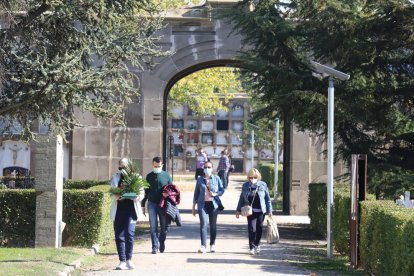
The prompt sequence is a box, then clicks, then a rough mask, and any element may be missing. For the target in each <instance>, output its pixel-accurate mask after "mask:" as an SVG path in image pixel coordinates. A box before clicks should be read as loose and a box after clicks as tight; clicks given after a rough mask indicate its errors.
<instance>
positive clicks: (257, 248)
mask: <svg viewBox="0 0 414 276" xmlns="http://www.w3.org/2000/svg"><path fill="white" fill-rule="evenodd" d="M260 250H261V248H260V245H258V246H255V247H254V254H259V253H260Z"/></svg>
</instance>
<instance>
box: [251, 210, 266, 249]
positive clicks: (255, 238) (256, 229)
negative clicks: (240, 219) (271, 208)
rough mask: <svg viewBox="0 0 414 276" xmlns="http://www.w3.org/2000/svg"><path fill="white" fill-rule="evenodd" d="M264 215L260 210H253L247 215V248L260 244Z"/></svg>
mask: <svg viewBox="0 0 414 276" xmlns="http://www.w3.org/2000/svg"><path fill="white" fill-rule="evenodd" d="M264 218H265V215H264V214H263V213H262V212H259V213H256V212H253V214H252V215H250V216H248V217H247V228H248V230H249V248H250V249H253V248H254V247H255V246H259V245H260V240H261V239H262V233H263V221H264Z"/></svg>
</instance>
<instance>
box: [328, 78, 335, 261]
mask: <svg viewBox="0 0 414 276" xmlns="http://www.w3.org/2000/svg"><path fill="white" fill-rule="evenodd" d="M333 143H334V82H333V78H332V77H330V78H329V88H328V166H327V167H328V183H327V193H328V194H327V199H328V200H327V207H328V208H327V225H326V228H327V229H326V233H327V256H328V258H332V255H333V235H332V214H333V151H334V144H333Z"/></svg>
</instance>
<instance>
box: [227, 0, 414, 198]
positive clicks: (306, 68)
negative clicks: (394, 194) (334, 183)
mask: <svg viewBox="0 0 414 276" xmlns="http://www.w3.org/2000/svg"><path fill="white" fill-rule="evenodd" d="M251 7H253V8H251ZM223 15H224V16H226V17H227V18H230V21H231V22H232V23H233V24H235V31H237V32H240V33H241V34H243V37H244V43H245V44H246V45H249V48H247V49H248V50H247V51H246V52H245V53H244V55H243V56H242V58H241V60H243V61H244V65H243V66H245V67H246V68H247V69H249V70H247V71H246V72H245V73H244V74H243V77H244V80H245V81H246V82H248V83H249V84H251V86H252V87H253V91H254V93H255V94H256V96H257V98H258V99H260V100H261V101H262V102H263V103H265V104H264V107H263V108H262V109H261V110H260V111H258V112H257V114H256V116H258V117H269V118H273V117H275V116H283V117H284V118H288V119H289V120H291V121H293V122H294V123H295V124H297V125H298V126H299V128H301V129H307V130H310V131H313V132H315V133H317V134H320V135H322V136H325V134H326V123H327V122H326V121H327V119H326V117H327V115H326V114H327V84H328V81H327V80H326V79H322V80H320V79H318V78H315V77H314V76H313V75H312V66H311V65H310V60H316V61H318V62H321V63H327V64H332V65H334V66H336V68H338V69H339V70H341V71H343V72H347V73H349V74H350V75H351V79H350V80H349V81H346V82H340V81H336V82H335V139H336V143H337V145H338V147H337V154H338V155H337V156H338V158H342V159H344V160H349V157H350V154H352V153H365V154H368V160H369V166H370V171H371V172H372V173H375V172H378V171H380V170H382V171H383V170H384V169H386V170H388V171H389V172H392V171H395V170H396V168H398V167H400V168H403V169H409V170H414V165H413V164H414V162H413V161H414V159H413V158H414V123H413V116H414V109H413V103H414V90H413V88H414V87H413V84H414V83H413V73H414V67H413V57H414V55H413V49H414V45H413V42H414V35H413V34H414V24H413V21H412V18H413V17H414V4H413V3H412V2H411V1H408V0H379V1H377V0H375V1H374V0H372V1H371V0H347V1H343V0H341V1H339V0H327V1H312V0H309V1H275V0H262V1H248V0H245V1H243V2H242V3H241V5H240V6H239V8H238V9H233V10H230V11H224V12H223ZM397 171H398V170H397ZM408 174H411V176H412V175H413V174H412V173H410V172H409V171H408ZM404 183H406V182H404ZM404 183H403V182H400V184H398V185H400V186H403V185H405V184H404ZM374 189H375V188H374ZM377 194H378V193H377ZM388 194H390V193H388Z"/></svg>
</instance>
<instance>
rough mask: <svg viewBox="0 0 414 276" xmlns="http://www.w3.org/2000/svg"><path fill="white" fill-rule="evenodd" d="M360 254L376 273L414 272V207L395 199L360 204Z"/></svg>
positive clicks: (367, 267) (397, 273) (400, 273)
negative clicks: (413, 208) (401, 205)
mask: <svg viewBox="0 0 414 276" xmlns="http://www.w3.org/2000/svg"><path fill="white" fill-rule="evenodd" d="M361 208H362V215H361V230H360V233H361V236H360V255H361V262H362V263H363V265H364V267H365V268H366V269H367V270H368V271H370V272H372V273H373V274H375V275H412V274H413V273H414V260H413V258H412V256H413V255H414V249H413V248H412V246H410V245H411V244H413V243H414V210H412V209H409V208H405V207H399V206H397V205H396V204H395V203H394V202H392V201H370V202H363V203H362V204H361Z"/></svg>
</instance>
